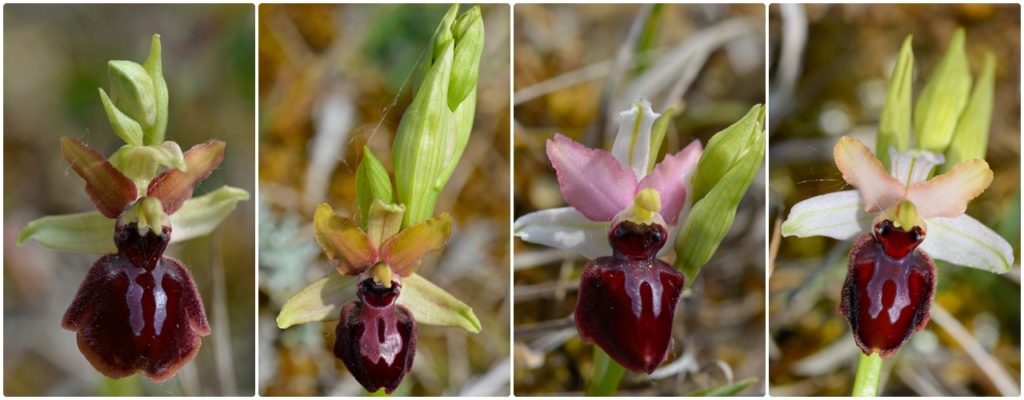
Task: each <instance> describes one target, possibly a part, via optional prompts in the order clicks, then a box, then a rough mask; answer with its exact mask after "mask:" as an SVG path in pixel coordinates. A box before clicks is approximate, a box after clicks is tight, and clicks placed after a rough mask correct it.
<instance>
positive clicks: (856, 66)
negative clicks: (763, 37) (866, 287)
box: [769, 4, 1021, 396]
mask: <svg viewBox="0 0 1024 400" xmlns="http://www.w3.org/2000/svg"><path fill="white" fill-rule="evenodd" d="M1020 11H1021V10H1020V6H1019V5H1015V4H1005V5H993V4H967V5H955V4H949V5H807V6H802V5H785V6H779V5H772V6H771V8H770V12H769V16H770V26H769V32H770V34H769V38H770V53H769V54H770V60H771V64H770V73H771V77H772V80H771V92H770V93H771V99H772V100H771V101H772V103H771V109H770V117H771V123H770V125H771V126H770V128H771V129H770V130H769V135H770V147H769V159H770V161H769V176H770V183H771V191H770V193H771V194H770V197H769V200H770V204H771V205H772V207H771V217H772V218H773V222H774V223H781V220H782V219H783V218H785V216H786V215H788V214H789V209H790V208H791V207H792V206H793V204H796V203H797V202H798V201H801V200H804V199H807V198H810V197H812V196H816V195H819V194H824V193H830V192H834V191H839V190H847V189H850V188H851V187H850V186H848V185H846V183H845V182H843V180H842V175H841V174H840V173H839V171H838V169H836V166H835V162H834V161H833V159H832V151H831V149H832V148H833V147H834V146H835V143H836V141H837V140H838V139H839V137H840V136H842V135H852V136H854V137H856V138H858V139H860V140H861V141H863V142H865V143H869V144H870V145H873V143H874V136H875V132H876V128H877V125H878V120H879V116H880V114H881V110H882V107H883V106H884V102H885V93H886V90H887V87H888V82H889V76H890V75H891V74H892V69H893V66H894V65H895V63H896V59H897V56H898V53H899V48H900V46H901V45H902V43H903V39H904V38H905V37H906V36H907V35H913V37H914V38H913V49H914V61H915V63H914V66H915V78H914V81H913V85H914V87H913V88H914V92H915V100H916V94H919V93H920V91H921V89H922V88H923V87H924V84H925V82H926V81H927V79H928V78H930V77H931V75H932V71H934V68H935V65H936V64H937V63H938V60H939V58H940V57H941V56H942V54H943V53H944V52H945V51H946V48H947V46H948V45H949V39H950V38H951V37H952V34H953V31H954V30H955V29H956V28H957V27H960V26H962V27H964V28H966V33H967V36H966V39H967V40H966V50H967V55H968V57H969V59H970V60H971V67H972V73H973V74H974V78H975V79H977V76H978V71H979V69H980V68H981V64H982V57H983V55H984V53H985V52H992V53H993V54H994V55H995V57H996V62H997V67H996V83H995V108H994V111H993V118H992V125H991V135H990V139H989V147H988V155H987V157H986V158H987V161H988V163H989V165H990V166H991V167H992V170H993V171H994V173H995V180H994V181H993V182H992V185H991V186H990V187H989V188H988V190H986V191H985V192H984V193H983V194H982V195H981V196H980V197H978V198H977V199H975V200H974V201H972V202H971V203H970V205H969V207H968V209H967V213H968V214H970V215H971V216H973V217H974V218H976V219H978V220H979V221H981V222H983V223H985V224H986V225H988V226H989V227H991V228H992V229H994V230H995V231H996V232H999V233H1000V234H1001V235H1002V236H1003V237H1004V238H1006V239H1007V240H1008V241H1009V242H1010V243H1011V244H1012V245H1013V247H1014V249H1015V253H1016V259H1017V261H1015V262H1016V265H1015V266H1014V267H1013V269H1012V270H1011V271H1010V272H1009V273H1006V274H1003V275H995V274H991V273H988V272H985V271H981V270H976V269H972V268H963V267H957V266H952V265H950V264H948V263H945V262H937V263H936V264H937V267H938V270H937V271H938V272H937V274H938V276H937V278H938V289H937V291H936V294H935V301H934V302H933V303H932V320H931V322H930V323H929V324H928V327H927V328H926V329H925V330H924V331H923V332H918V333H915V334H914V336H913V337H912V338H911V340H910V342H909V343H908V344H907V345H905V346H904V347H903V348H902V349H901V350H900V351H899V353H897V355H895V356H893V357H892V358H889V359H886V361H885V369H884V370H883V378H882V382H883V390H882V391H881V392H880V394H883V395H904V396H908V395H929V396H943V395H945V396H948V395H957V396H962V395H1013V396H1016V395H1018V394H1019V393H1020V383H1019V379H1020V378H1019V377H1020V355H1021V353H1020V315H1021V314H1020V267H1019V263H1020V261H1019V260H1020V187H1019V182H1020V58H1021V56H1020ZM787 49H790V50H787ZM800 49H802V52H801V51H799V50H800ZM787 54H788V55H787ZM772 234H773V235H778V226H777V225H775V226H773V228H772ZM780 239H781V238H779V237H775V236H773V237H772V242H773V246H774V245H778V244H779V243H778V242H779V241H780ZM850 245H851V243H850V242H840V241H836V240H833V239H829V238H824V237H813V238H806V239H798V238H785V239H781V246H780V247H779V248H778V253H777V255H775V254H774V253H773V255H772V259H773V260H774V269H770V275H771V279H770V289H769V290H770V292H769V293H770V294H769V296H770V301H769V309H770V310H769V320H770V322H769V329H770V332H771V344H770V357H769V359H770V364H769V365H770V366H769V371H770V381H771V386H772V387H771V390H770V394H771V395H774V396H807V395H829V396H845V395H849V393H850V389H851V387H852V384H853V376H854V373H855V368H856V362H857V354H858V352H859V350H858V348H857V346H856V344H855V343H854V341H853V337H852V335H851V334H850V331H849V327H848V325H847V322H846V319H845V318H843V317H842V316H841V315H839V313H838V312H837V310H838V308H839V293H840V289H841V287H842V284H843V279H844V276H845V274H846V271H847V267H846V260H847V255H848V254H849V251H850ZM773 251H774V248H773ZM937 309H938V310H937ZM942 310H945V311H946V313H943V311H942ZM966 344H971V345H978V346H979V348H980V349H983V350H984V351H983V353H985V354H984V357H982V358H980V359H973V358H972V357H970V356H969V355H968V354H967V353H966V352H965V350H964V348H965V345H966Z"/></svg>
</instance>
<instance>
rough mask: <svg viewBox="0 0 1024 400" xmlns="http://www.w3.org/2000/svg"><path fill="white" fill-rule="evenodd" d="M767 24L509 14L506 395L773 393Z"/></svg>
mask: <svg viewBox="0 0 1024 400" xmlns="http://www.w3.org/2000/svg"><path fill="white" fill-rule="evenodd" d="M764 20H765V7H764V6H763V5H760V4H686V5H683V4H673V5H653V4H648V5H611V4H575V5H555V4H551V5H543V4H517V5H516V6H515V7H514V24H515V37H514V42H513V43H514V48H513V51H514V57H513V59H514V61H513V62H514V68H513V71H514V74H515V79H514V83H513V84H514V118H515V119H514V124H515V128H514V129H515V135H514V136H513V146H514V147H513V148H514V152H515V157H514V164H515V165H514V171H515V179H514V215H515V217H516V221H515V223H514V227H513V232H514V235H515V236H516V237H517V238H518V239H517V240H516V241H515V243H514V252H515V263H514V272H513V279H514V287H513V296H514V303H515V313H514V317H513V318H514V333H513V335H514V346H515V350H514V351H515V353H514V354H515V357H514V377H513V379H514V393H515V395H516V396H535V395H545V396H583V395H606V396H607V395H618V396H659V395H660V396H683V395H700V394H711V395H750V396H758V395H761V394H763V393H764V392H765V382H764V379H763V377H764V376H765V363H764V361H765V360H764V354H765V347H764V346H765V343H766V340H765V336H764V334H765V325H764V323H765V314H764V311H765V304H764V302H765V292H764V290H765V280H764V277H765V269H764V260H765V234H764V232H765V230H766V229H765V226H764V221H765V214H764V204H765V199H764V195H763V193H764V192H765V191H764V185H765V182H764V168H763V167H762V165H763V156H764V129H763V121H764V113H765V109H764V107H763V105H764V103H765V92H764V88H765V81H764V78H765V74H764V59H765V56H764V52H763V50H764V43H765V37H764V31H765V27H764V24H763V22H764ZM698 159H699V160H700V161H699V162H698ZM702 267H703V268H702ZM698 273H699V276H698Z"/></svg>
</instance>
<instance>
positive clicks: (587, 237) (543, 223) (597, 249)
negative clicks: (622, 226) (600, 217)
mask: <svg viewBox="0 0 1024 400" xmlns="http://www.w3.org/2000/svg"><path fill="white" fill-rule="evenodd" d="M513 231H514V233H515V235H516V236H519V237H520V238H522V239H523V240H525V241H527V242H532V243H537V244H543V245H545V246H551V247H557V248H560V249H567V250H573V251H575V252H577V253H580V254H582V255H583V256H584V257H587V258H589V259H594V258H597V257H602V256H610V255H612V247H611V245H609V244H608V222H595V221H591V220H589V219H587V217H584V216H583V214H580V213H579V211H576V210H575V209H573V208H572V207H563V208H552V209H548V210H541V211H537V212H532V213H529V214H526V215H524V216H522V217H519V219H517V220H516V222H515V224H514V225H513Z"/></svg>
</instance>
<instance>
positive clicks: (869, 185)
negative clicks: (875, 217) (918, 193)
mask: <svg viewBox="0 0 1024 400" xmlns="http://www.w3.org/2000/svg"><path fill="white" fill-rule="evenodd" d="M833 155H834V156H835V158H836V166H838V167H839V170H840V171H842V172H843V179H844V180H846V183H849V184H851V185H853V186H854V187H856V188H857V190H858V191H860V196H861V197H862V198H863V199H864V211H867V212H878V211H882V210H885V209H887V208H889V207H892V206H894V205H896V203H899V201H900V200H902V199H903V196H904V194H905V190H904V187H903V184H901V183H900V181H898V180H896V178H893V177H892V176H891V175H889V172H887V171H886V170H885V168H884V167H882V162H881V161H878V159H877V158H875V155H874V154H871V150H868V148H867V147H865V146H864V145H863V144H861V142H860V141H858V140H857V139H854V138H851V137H849V136H843V137H842V138H840V139H839V143H836V148H835V150H834V151H833Z"/></svg>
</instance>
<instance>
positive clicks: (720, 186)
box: [675, 105, 765, 286]
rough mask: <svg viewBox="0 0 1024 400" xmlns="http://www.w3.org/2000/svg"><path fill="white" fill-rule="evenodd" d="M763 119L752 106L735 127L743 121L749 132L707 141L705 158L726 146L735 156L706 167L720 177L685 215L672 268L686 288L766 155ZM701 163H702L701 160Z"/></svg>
mask: <svg viewBox="0 0 1024 400" xmlns="http://www.w3.org/2000/svg"><path fill="white" fill-rule="evenodd" d="M762 116H763V107H761V106H760V105H757V106H754V108H753V109H751V112H750V113H748V114H747V116H746V117H744V120H741V121H740V122H738V123H737V124H736V125H740V124H744V125H746V123H745V120H747V119H750V120H751V121H746V122H752V129H731V127H730V129H726V130H724V131H722V132H719V133H718V134H716V135H715V137H712V138H711V140H709V141H708V148H707V149H706V150H705V153H704V154H705V156H706V155H707V154H708V151H711V152H712V153H713V154H715V153H718V154H721V148H715V147H718V146H728V148H730V149H732V151H734V152H735V154H734V157H731V161H732V163H731V164H720V163H713V164H707V165H708V166H709V167H710V168H720V170H719V171H721V172H722V173H723V175H722V176H721V178H720V179H719V180H718V181H717V182H716V184H715V185H714V186H713V187H712V188H711V190H710V191H709V192H707V195H705V196H703V198H701V199H700V200H698V201H697V203H695V204H694V205H693V208H691V209H690V212H689V213H687V214H686V218H685V219H684V220H683V222H682V225H681V226H680V229H679V233H678V235H677V236H676V242H675V250H676V260H675V267H676V269H679V270H681V271H682V272H683V274H684V275H686V284H687V286H689V285H691V284H693V280H694V278H696V276H697V274H698V273H700V269H701V268H702V267H703V266H704V264H705V263H707V262H708V260H709V259H711V255H713V254H714V253H715V251H716V250H717V249H718V245H719V244H721V242H722V239H723V238H724V237H725V234H726V233H728V232H729V228H730V227H732V222H733V219H734V218H735V217H736V207H737V206H738V205H739V203H740V200H742V199H743V195H744V194H745V193H746V192H747V189H748V188H749V187H750V185H751V183H753V182H754V178H755V177H756V176H757V171H758V170H760V168H761V161H762V160H763V159H764V152H765V147H764V139H765V133H764V129H763V128H762V125H761V122H760V118H761V117H762ZM736 125H734V126H736ZM722 136H725V137H722ZM736 143H742V144H743V146H742V147H738V148H737V147H736V146H735V144H736ZM701 161H704V159H703V157H702V158H701ZM701 166H702V165H701V164H698V170H697V174H700V173H701V171H704V170H702V169H700V168H701Z"/></svg>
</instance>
